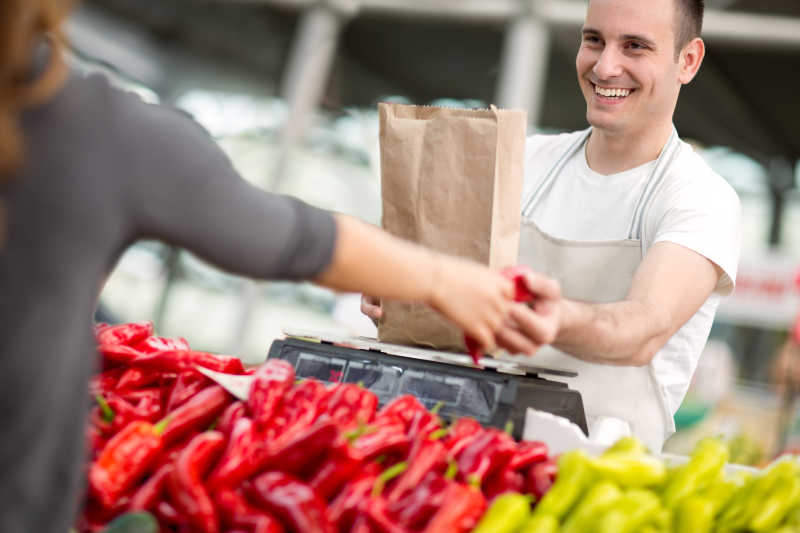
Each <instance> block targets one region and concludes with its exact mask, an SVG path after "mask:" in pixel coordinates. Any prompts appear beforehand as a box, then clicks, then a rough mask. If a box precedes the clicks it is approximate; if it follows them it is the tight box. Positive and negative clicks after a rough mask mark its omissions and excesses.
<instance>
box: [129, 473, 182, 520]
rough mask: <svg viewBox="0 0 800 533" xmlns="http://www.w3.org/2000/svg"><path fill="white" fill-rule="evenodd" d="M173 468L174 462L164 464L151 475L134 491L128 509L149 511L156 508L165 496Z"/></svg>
mask: <svg viewBox="0 0 800 533" xmlns="http://www.w3.org/2000/svg"><path fill="white" fill-rule="evenodd" d="M172 470H173V466H172V464H165V465H162V466H161V467H160V468H159V469H158V470H156V472H155V474H153V475H152V476H150V478H149V479H148V480H147V481H145V482H144V484H143V485H142V486H140V487H139V488H138V489H136V492H134V493H133V496H131V501H130V504H129V505H128V510H130V511H149V510H151V509H155V507H156V505H158V502H159V500H161V498H162V496H163V493H164V489H165V487H166V481H167V478H168V477H169V476H171V475H172Z"/></svg>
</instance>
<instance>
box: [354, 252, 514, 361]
mask: <svg viewBox="0 0 800 533" xmlns="http://www.w3.org/2000/svg"><path fill="white" fill-rule="evenodd" d="M431 279H432V282H431V286H430V290H429V291H428V292H427V298H426V303H428V304H429V305H430V306H431V307H433V308H434V309H436V310H437V311H439V312H440V313H441V314H442V315H444V316H445V317H447V318H448V319H450V320H451V321H452V322H453V323H455V324H456V325H457V326H458V327H460V328H461V329H462V330H463V331H464V332H465V333H466V334H468V335H469V336H471V337H473V338H474V339H475V340H476V341H478V343H479V344H480V345H481V346H482V347H483V349H484V350H491V349H493V348H494V347H495V345H496V344H497V336H498V334H499V333H500V331H501V329H503V328H504V324H505V323H506V320H507V319H508V317H509V313H510V312H511V309H512V306H513V301H512V299H513V296H514V286H513V283H512V282H511V280H509V279H508V278H506V277H505V276H503V275H502V274H500V272H498V271H496V270H492V269H490V268H488V267H486V266H483V265H480V264H478V263H475V262H472V261H467V260H465V259H459V258H455V257H452V256H445V255H439V254H436V256H435V258H434V269H433V275H432V278H431ZM362 302H363V300H362Z"/></svg>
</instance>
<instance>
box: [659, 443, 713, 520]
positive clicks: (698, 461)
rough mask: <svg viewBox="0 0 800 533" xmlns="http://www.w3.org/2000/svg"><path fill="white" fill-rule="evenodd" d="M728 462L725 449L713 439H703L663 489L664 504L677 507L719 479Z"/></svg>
mask: <svg viewBox="0 0 800 533" xmlns="http://www.w3.org/2000/svg"><path fill="white" fill-rule="evenodd" d="M727 460H728V449H727V447H726V446H725V445H724V444H722V443H721V442H719V441H718V440H715V439H703V440H702V441H700V442H699V443H698V444H697V446H696V447H695V449H694V451H693V452H692V455H691V457H690V458H689V462H688V463H687V464H686V465H684V467H682V468H681V469H680V470H678V471H677V472H676V473H675V476H674V477H673V478H672V479H671V480H670V482H669V483H668V484H667V486H666V488H665V489H664V504H665V505H666V506H667V507H673V508H674V507H677V505H678V504H679V503H680V502H681V500H683V499H684V498H686V497H688V496H689V495H691V494H694V493H695V492H697V491H698V490H699V489H701V488H703V487H704V486H707V485H708V484H710V483H712V482H714V481H715V480H717V479H719V477H720V475H721V473H722V468H723V467H724V466H725V462H726V461H727Z"/></svg>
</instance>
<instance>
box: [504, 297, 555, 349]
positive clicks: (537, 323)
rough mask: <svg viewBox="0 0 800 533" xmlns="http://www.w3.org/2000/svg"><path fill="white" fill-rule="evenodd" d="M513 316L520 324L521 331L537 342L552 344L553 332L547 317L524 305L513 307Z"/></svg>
mask: <svg viewBox="0 0 800 533" xmlns="http://www.w3.org/2000/svg"><path fill="white" fill-rule="evenodd" d="M511 318H512V319H513V320H514V321H515V322H516V323H517V325H518V326H519V330H520V332H522V334H523V335H525V336H526V337H528V339H530V340H531V342H534V343H537V344H550V343H551V342H553V339H552V336H553V334H552V332H551V329H552V328H550V327H549V324H548V322H547V318H546V317H543V316H540V315H538V314H536V313H535V312H533V311H532V310H531V309H528V308H527V307H525V306H523V305H519V306H514V307H512V308H511Z"/></svg>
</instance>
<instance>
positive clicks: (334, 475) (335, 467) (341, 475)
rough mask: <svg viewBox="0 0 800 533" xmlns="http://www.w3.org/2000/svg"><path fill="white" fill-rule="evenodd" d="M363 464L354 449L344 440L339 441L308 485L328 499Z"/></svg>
mask: <svg viewBox="0 0 800 533" xmlns="http://www.w3.org/2000/svg"><path fill="white" fill-rule="evenodd" d="M363 464H364V463H363V460H362V458H361V457H360V456H358V455H357V454H356V453H355V450H354V449H353V448H352V447H350V446H348V444H347V442H346V441H340V442H339V443H337V445H336V446H335V447H334V448H333V449H332V450H331V452H330V453H329V454H328V457H327V458H326V459H325V462H324V463H322V466H320V467H319V469H318V470H317V472H316V473H315V474H314V477H312V478H311V481H309V485H311V488H312V489H314V490H315V491H316V492H317V494H319V495H320V496H321V497H323V498H325V499H326V500H330V499H331V498H333V497H334V496H336V494H338V493H339V491H340V490H341V488H342V487H343V486H344V485H345V484H346V483H347V482H348V481H349V480H351V479H352V478H353V477H354V476H355V475H356V474H357V473H358V471H359V469H360V468H361V467H362V465H363Z"/></svg>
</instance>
